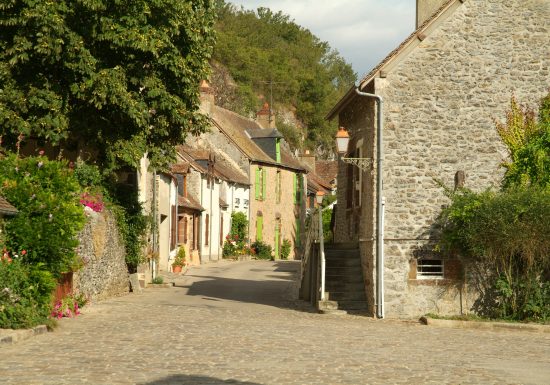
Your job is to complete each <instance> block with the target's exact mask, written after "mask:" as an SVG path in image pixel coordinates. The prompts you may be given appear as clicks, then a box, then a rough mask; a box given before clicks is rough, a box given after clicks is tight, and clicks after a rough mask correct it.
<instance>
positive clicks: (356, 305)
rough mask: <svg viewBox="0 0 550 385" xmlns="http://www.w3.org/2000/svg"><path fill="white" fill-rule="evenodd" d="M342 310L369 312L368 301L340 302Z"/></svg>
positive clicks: (339, 305)
mask: <svg viewBox="0 0 550 385" xmlns="http://www.w3.org/2000/svg"><path fill="white" fill-rule="evenodd" d="M338 309H341V310H368V306H367V301H338Z"/></svg>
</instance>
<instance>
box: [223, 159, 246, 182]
mask: <svg viewBox="0 0 550 385" xmlns="http://www.w3.org/2000/svg"><path fill="white" fill-rule="evenodd" d="M214 175H215V176H217V177H218V178H220V179H224V180H226V181H228V182H234V183H239V184H242V185H246V186H249V185H250V181H249V180H248V177H247V176H246V174H244V173H243V172H241V171H240V170H237V169H235V168H234V167H231V166H230V165H229V164H227V163H225V162H223V161H219V162H215V163H214Z"/></svg>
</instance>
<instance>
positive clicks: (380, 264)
mask: <svg viewBox="0 0 550 385" xmlns="http://www.w3.org/2000/svg"><path fill="white" fill-rule="evenodd" d="M355 92H356V93H357V94H358V95H360V96H366V97H369V98H374V99H376V102H377V107H378V110H377V114H376V115H377V125H376V126H377V127H376V155H377V159H376V277H377V279H376V315H377V317H378V318H384V207H383V204H384V203H383V202H382V193H383V178H382V172H383V168H382V165H383V160H384V149H383V147H382V143H383V142H382V135H383V122H384V119H383V100H382V97H381V96H380V95H376V94H370V93H367V92H362V91H360V90H359V87H357V88H355Z"/></svg>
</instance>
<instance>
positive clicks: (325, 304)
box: [317, 300, 338, 311]
mask: <svg viewBox="0 0 550 385" xmlns="http://www.w3.org/2000/svg"><path fill="white" fill-rule="evenodd" d="M317 309H319V310H320V311H321V310H338V302H336V301H329V300H325V301H319V302H318V303H317Z"/></svg>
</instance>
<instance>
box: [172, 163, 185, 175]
mask: <svg viewBox="0 0 550 385" xmlns="http://www.w3.org/2000/svg"><path fill="white" fill-rule="evenodd" d="M170 171H172V172H173V173H174V174H187V173H188V172H189V163H176V164H173V165H172V166H171V167H170Z"/></svg>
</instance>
